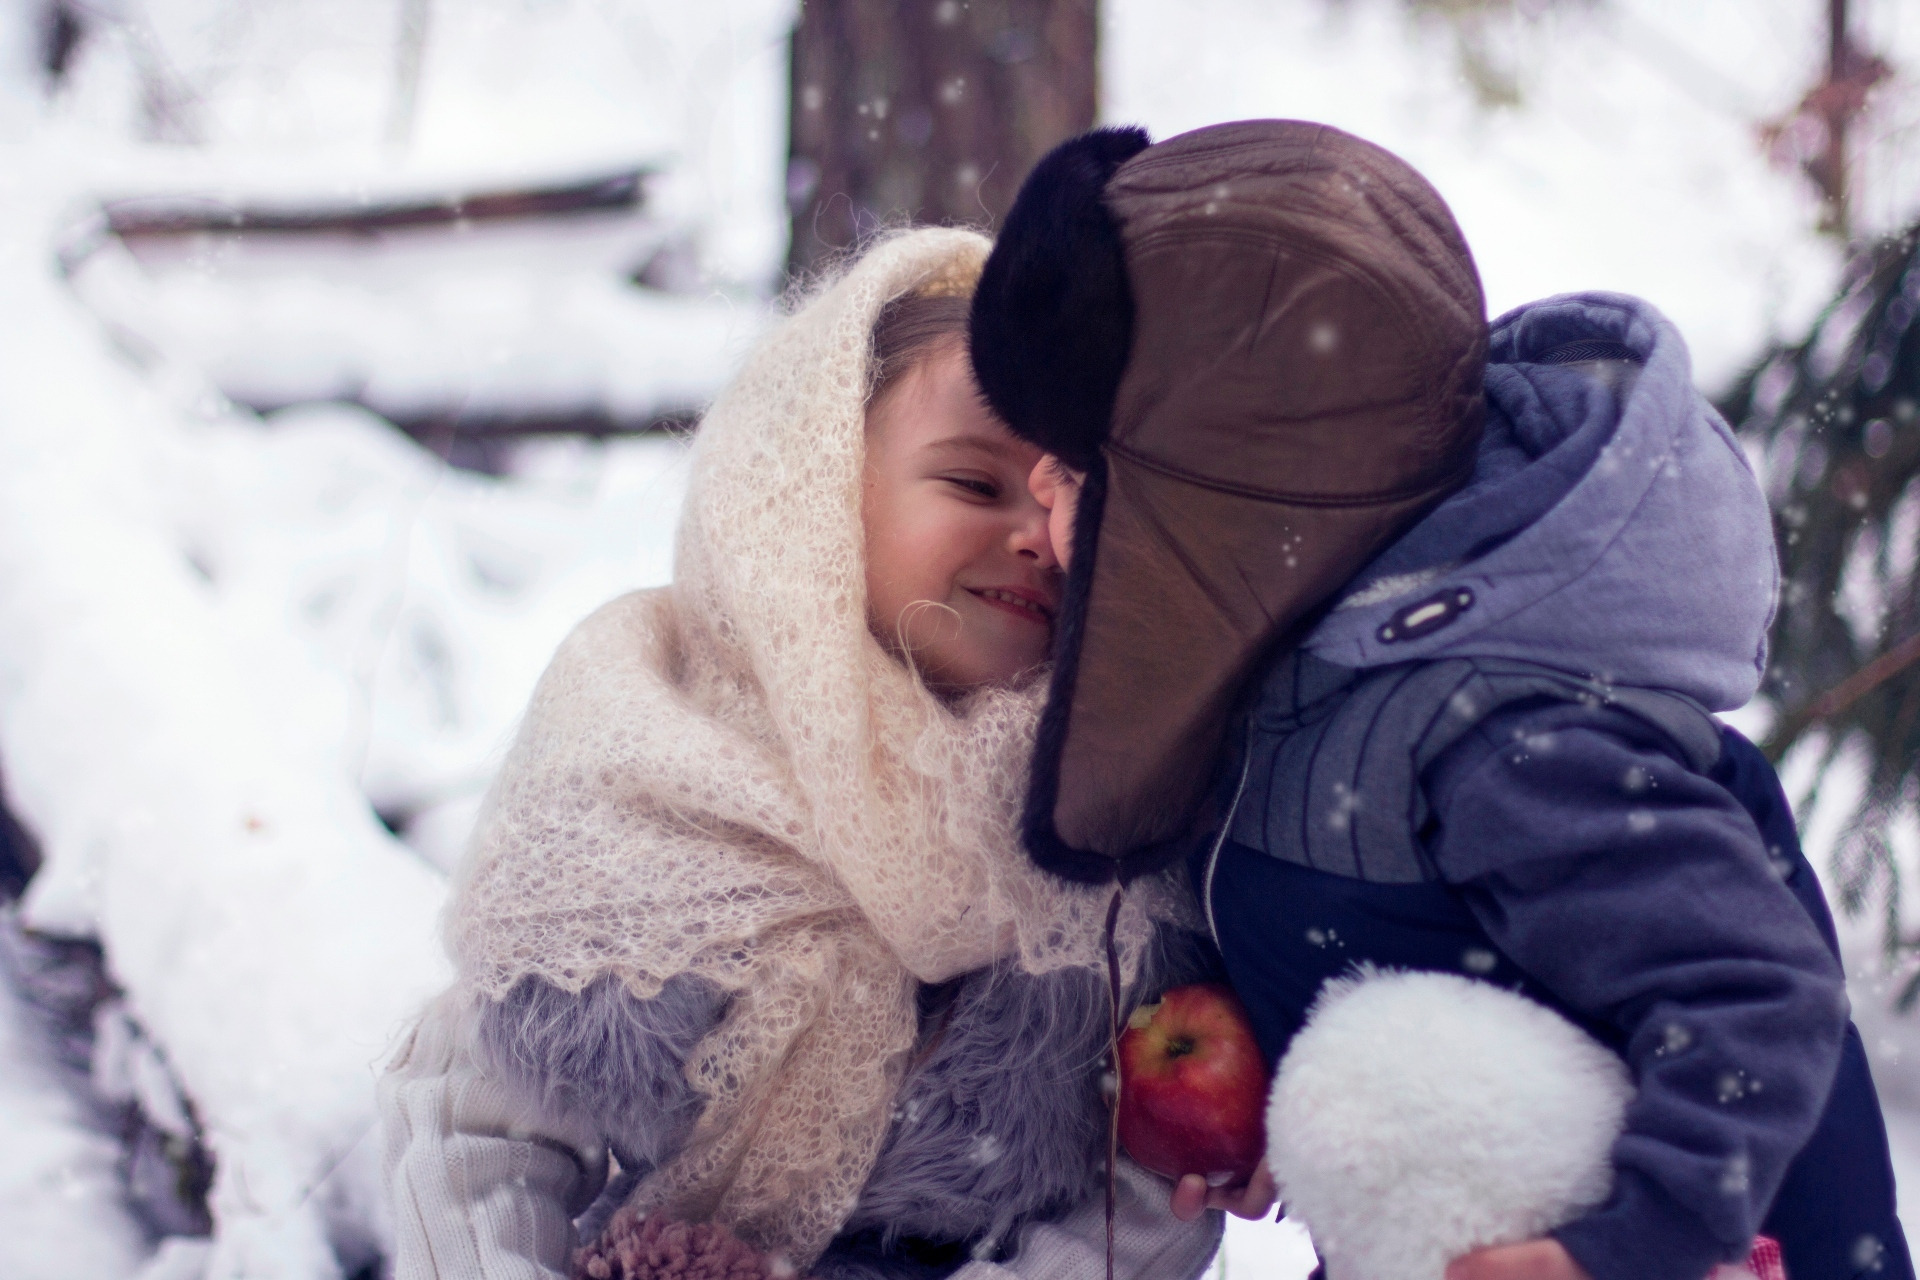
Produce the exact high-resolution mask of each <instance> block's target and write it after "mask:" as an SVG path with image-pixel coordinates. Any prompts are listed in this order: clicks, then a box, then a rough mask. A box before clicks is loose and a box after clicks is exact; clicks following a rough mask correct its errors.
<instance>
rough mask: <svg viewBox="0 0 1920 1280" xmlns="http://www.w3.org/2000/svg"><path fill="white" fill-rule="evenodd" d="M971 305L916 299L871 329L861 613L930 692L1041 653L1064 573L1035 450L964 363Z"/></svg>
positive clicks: (1000, 672) (1000, 676)
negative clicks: (1035, 486) (1034, 477)
mask: <svg viewBox="0 0 1920 1280" xmlns="http://www.w3.org/2000/svg"><path fill="white" fill-rule="evenodd" d="M968 308H969V299H968V298H967V297H965V296H963V295H957V294H951V293H936V294H932V295H926V294H910V295H908V296H906V297H903V298H899V299H896V300H895V301H894V302H892V303H890V304H889V305H888V306H887V307H886V308H885V309H884V310H883V311H882V312H881V314H880V317H879V320H878V321H877V322H876V324H875V325H874V331H873V359H872V366H871V367H872V388H871V391H870V393H869V398H868V402H867V451H866V468H865V474H864V477H863V484H862V491H861V519H862V524H863V527H864V531H865V537H866V578H867V618H868V625H869V626H870V627H871V628H872V629H873V633H874V636H875V637H876V638H877V639H878V640H879V641H880V642H881V644H882V645H884V646H886V648H887V649H888V650H889V652H891V653H893V654H894V655H895V656H897V657H899V658H900V659H901V660H902V661H904V662H907V663H908V664H909V665H911V666H912V667H913V668H914V669H915V670H917V671H918V672H919V673H920V674H921V676H922V677H923V678H924V679H925V680H926V682H927V683H928V684H929V685H930V686H932V687H933V688H935V689H939V690H943V691H952V690H959V689H965V688H971V687H973V686H976V685H982V684H998V683H1005V682H1006V681H1009V680H1012V679H1014V678H1016V677H1017V676H1019V675H1021V674H1022V673H1024V672H1027V671H1031V670H1033V669H1034V668H1036V667H1038V666H1040V665H1041V664H1042V663H1043V662H1045V661H1046V659H1047V654H1048V648H1049V645H1050V643H1051V640H1052V635H1053V616H1054V611H1055V609H1056V608H1057V607H1058V604H1059V599H1060V574H1059V565H1058V562H1057V561H1056V560H1055V559H1054V556H1053V551H1052V547H1051V544H1050V541H1049V539H1048V534H1047V513H1046V511H1045V510H1044V509H1043V508H1042V507H1041V506H1040V505H1039V503H1038V502H1037V501H1036V500H1035V499H1034V496H1033V494H1031V493H1030V492H1029V491H1028V487H1027V480H1028V476H1029V475H1030V474H1031V472H1032V471H1033V468H1034V465H1035V463H1036V462H1037V461H1038V459H1039V456H1040V451H1039V449H1038V448H1037V447H1035V446H1034V445H1032V444H1029V443H1027V442H1026V441H1023V440H1020V439H1018V438H1017V437H1015V436H1014V435H1013V434H1012V433H1011V432H1010V431H1008V430H1007V428H1006V426H1005V424H1004V423H1002V422H1001V421H1000V420H999V419H998V418H997V417H996V416H995V415H994V413H993V411H992V410H991V409H990V408H988V406H987V404H986V402H985V400H983V399H982V398H981V395H980V391H979V387H978V385H977V384H976V383H975V381H974V377H973V368H972V365H971V363H970V362H969V361H968V359H967V344H966V329H967V317H968Z"/></svg>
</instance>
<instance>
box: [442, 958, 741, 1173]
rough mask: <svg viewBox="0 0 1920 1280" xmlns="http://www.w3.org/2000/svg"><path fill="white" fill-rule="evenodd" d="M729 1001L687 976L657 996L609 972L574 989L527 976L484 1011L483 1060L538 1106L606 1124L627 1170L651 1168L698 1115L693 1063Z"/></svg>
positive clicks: (699, 1100)
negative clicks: (646, 995)
mask: <svg viewBox="0 0 1920 1280" xmlns="http://www.w3.org/2000/svg"><path fill="white" fill-rule="evenodd" d="M726 1005H727V997H726V996H725V994H724V993H722V992H721V991H720V990H719V988H717V987H715V986H714V985H713V984H712V983H710V982H708V981H707V980H706V979H704V978H698V977H695V976H693V975H691V974H684V973H683V974H676V975H674V976H673V977H672V978H669V979H668V980H667V982H666V985H664V986H663V987H661V989H660V994H659V995H657V996H655V997H653V998H652V999H651V1000H641V999H639V998H637V997H635V996H634V995H633V994H632V993H630V992H629V991H628V990H627V989H626V987H624V986H623V985H621V983H620V982H619V981H617V980H616V979H613V978H610V977H609V978H601V979H599V980H598V981H596V982H594V983H592V984H591V985H589V986H587V987H586V988H585V989H584V990H581V991H579V992H577V993H575V992H567V991H562V990H560V989H559V988H558V987H555V986H552V985H550V984H548V983H545V982H542V981H540V980H539V979H537V978H523V979H521V981H520V982H519V983H518V984H516V985H515V986H514V988H513V990H511V991H509V992H508V993H507V995H506V998H505V999H504V1000H501V1001H499V1002H497V1003H494V1004H490V1005H488V1006H487V1008H486V1009H485V1010H484V1011H483V1012H482V1014H481V1018H480V1035H479V1051H480V1058H481V1065H482V1067H483V1069H485V1070H486V1071H487V1072H488V1074H490V1075H492V1076H494V1077H495V1078H497V1079H499V1080H501V1081H503V1082H504V1083H506V1084H507V1085H508V1086H509V1087H511V1088H513V1089H515V1090H516V1091H517V1092H519V1093H521V1094H522V1095H523V1096H525V1097H526V1099H527V1100H528V1102H529V1104H530V1105H532V1106H533V1107H535V1108H537V1109H538V1110H539V1111H540V1112H542V1113H544V1114H548V1115H561V1116H577V1117H581V1118H584V1119H586V1120H587V1121H588V1122H589V1123H590V1124H592V1125H594V1126H596V1127H597V1128H599V1129H600V1131H601V1132H602V1133H603V1134H604V1135H605V1136H606V1139H607V1142H608V1145H610V1146H611V1147H612V1148H613V1151H614V1154H615V1156H616V1157H617V1158H618V1159H619V1161H620V1163H621V1165H622V1166H623V1167H624V1168H625V1169H635V1170H640V1169H651V1168H653V1167H655V1166H657V1165H658V1164H660V1163H661V1161H663V1160H666V1159H667V1158H669V1157H670V1156H672V1155H673V1153H674V1152H675V1151H677V1150H679V1147H680V1144H681V1143H682V1142H683V1141H685V1140H686V1136H687V1132H688V1130H690V1129H691V1128H692V1127H693V1123H694V1121H695V1120H697V1119H699V1118H700V1111H701V1109H702V1107H703V1106H704V1100H703V1099H702V1098H701V1096H700V1095H699V1094H698V1093H697V1092H695V1090H694V1088H693V1086H692V1085H691V1084H689V1083H687V1078H686V1074H685V1067H686V1061H687V1057H688V1055H689V1054H691V1053H692V1052H693V1047H694V1045H696V1044H698V1043H699V1042H700V1039H701V1037H703V1036H705V1035H706V1034H707V1032H709V1031H711V1030H713V1028H714V1025H715V1024H716V1023H718V1022H719V1021H720V1018H721V1016H722V1015H723V1014H724V1013H725V1011H726Z"/></svg>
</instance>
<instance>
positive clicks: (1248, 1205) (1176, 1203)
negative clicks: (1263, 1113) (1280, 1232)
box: [1168, 1160, 1454, 1280]
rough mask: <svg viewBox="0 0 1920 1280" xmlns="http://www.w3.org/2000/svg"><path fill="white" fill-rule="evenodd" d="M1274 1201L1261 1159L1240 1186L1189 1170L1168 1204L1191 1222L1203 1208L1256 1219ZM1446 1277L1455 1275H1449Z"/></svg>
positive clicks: (1263, 1161)
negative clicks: (1210, 1181)
mask: <svg viewBox="0 0 1920 1280" xmlns="http://www.w3.org/2000/svg"><path fill="white" fill-rule="evenodd" d="M1273 1200H1274V1189H1273V1175H1272V1174H1271V1173H1268V1172H1267V1162H1266V1161H1265V1160H1262V1161H1261V1162H1260V1167H1259V1168H1257V1169H1255V1170H1254V1171H1253V1177H1251V1178H1249V1179H1248V1180H1247V1183H1246V1185H1245V1186H1240V1187H1209V1186H1207V1180H1206V1179H1205V1178H1203V1177H1201V1176H1200V1175H1199V1174H1197V1173H1190V1174H1188V1175H1187V1176H1186V1177H1184V1178H1182V1179H1180V1181H1178V1182H1176V1183H1175V1184H1174V1186H1173V1199H1172V1201H1171V1202H1170V1203H1169V1205H1168V1207H1169V1208H1171V1209H1172V1210H1173V1216H1174V1217H1176V1218H1178V1219H1180V1221H1182V1222H1192V1221H1193V1220H1194V1219H1195V1218H1197V1217H1199V1216H1200V1214H1201V1212H1202V1211H1203V1210H1206V1209H1225V1210H1226V1211H1227V1212H1228V1213H1230V1214H1232V1215H1233V1216H1234V1217H1236V1218H1246V1219H1249V1220H1250V1221H1258V1220H1259V1219H1261V1218H1264V1217H1266V1216H1267V1215H1268V1214H1269V1213H1272V1212H1273ZM1447 1280H1454V1278H1453V1277H1452V1276H1451V1275H1449V1276H1448V1277H1447Z"/></svg>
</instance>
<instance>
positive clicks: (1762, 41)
mask: <svg viewBox="0 0 1920 1280" xmlns="http://www.w3.org/2000/svg"><path fill="white" fill-rule="evenodd" d="M1855 8H1856V9H1858V10H1863V11H1865V12H1866V13H1868V14H1870V15H1872V16H1873V19H1874V20H1873V21H1871V22H1869V23H1867V24H1866V26H1867V27H1868V29H1870V30H1871V31H1872V32H1873V34H1874V36H1875V38H1876V39H1877V40H1879V41H1880V44H1879V46H1878V47H1879V48H1880V49H1881V50H1882V51H1884V52H1886V53H1888V54H1890V55H1891V56H1892V57H1894V58H1895V59H1896V60H1897V61H1898V62H1900V63H1901V64H1902V65H1904V66H1906V67H1909V68H1911V67H1914V66H1915V65H1916V64H1920V21H1915V20H1914V16H1913V14H1912V13H1911V12H1907V14H1906V16H1905V18H1904V19H1902V18H1900V17H1899V16H1898V15H1899V14H1900V12H1901V9H1902V6H1900V5H1897V4H1888V3H1882V4H1868V5H1856V6H1855ZM1405 10H1406V6H1404V5H1402V4H1400V3H1398V2H1397V0H1347V2H1345V3H1329V4H1318V3H1293V4H1264V5H1258V4H1250V3H1247V2H1246V0H1192V2H1191V3H1187V4H1181V5H1177V6H1174V5H1164V4H1155V3H1151V0H1126V2H1122V3H1117V4H1113V5H1112V6H1111V7H1110V8H1109V10H1108V13H1109V19H1108V22H1107V25H1106V28H1105V31H1104V36H1105V40H1106V44H1105V49H1104V55H1103V57H1104V64H1103V68H1102V70H1103V73H1104V82H1105V83H1106V85H1107V86H1108V87H1109V88H1108V96H1107V102H1106V106H1105V115H1106V116H1107V117H1108V118H1109V119H1113V120H1120V121H1129V122H1138V123H1142V124H1145V125H1147V126H1148V127H1149V128H1150V129H1151V130H1152V131H1153V133H1154V135H1155V136H1156V137H1162V136H1167V135H1170V134H1172V133H1176V132H1179V131H1182V130H1185V129H1190V128H1195V127H1198V126H1200V125H1203V124H1208V123H1211V122H1213V121H1217V120H1231V119H1237V118H1244V117H1252V116H1279V117H1299V118H1305V119H1313V120H1324V121H1326V122H1327V123H1329V124H1334V125H1337V126H1339V127H1341V128H1344V129H1348V130H1350V131H1352V132H1354V133H1357V134H1359V135H1361V136H1362V137H1365V138H1369V139H1371V140H1373V141H1375V142H1378V143H1380V144H1382V145H1383V146H1386V147H1388V148H1389V149H1391V150H1393V151H1395V152H1397V153H1398V154H1400V155H1402V156H1404V157H1405V158H1406V159H1407V160H1409V161H1410V162H1411V163H1413V164H1414V165H1415V166H1416V167H1417V168H1419V169H1420V170H1421V171H1422V172H1423V173H1424V174H1426V176H1427V177H1428V178H1429V179H1430V180H1431V181H1432V182H1433V183H1434V184H1435V186H1436V187H1438V188H1439V190H1440V193H1441V194H1442V195H1443V196H1444V197H1446V199H1447V201H1448V202H1449V204H1451V205H1452V207H1453V210H1454V213H1455V215H1456V216H1457V217H1458V218H1459V220H1460V223H1461V226H1462V228H1463V230H1464V231H1465V232H1466V236H1467V241H1468V243H1469V244H1470V245H1471V246H1472V247H1473V251H1474V254H1475V257H1476V259H1477V260H1478V263H1479V266H1480V271H1481V275H1482V278H1483V280H1484V283H1485V286H1486V291H1487V299H1488V306H1489V309H1490V311H1491V313H1492V314H1495V315H1498V314H1499V313H1501V312H1503V311H1505V310H1507V309H1508V308H1510V307H1513V306H1515V305H1517V304H1519V303H1522V302H1526V301H1529V300H1531V299H1534V298H1539V297H1545V296H1547V295H1549V294H1554V293H1561V292H1567V291H1571V290H1579V289H1609V290H1615V291H1618V292H1624V293H1634V294H1639V295H1641V296H1643V297H1646V298H1648V299H1650V300H1651V301H1652V302H1653V303H1654V304H1655V305H1657V306H1659V307H1660V308H1661V309H1662V310H1664V311H1666V312H1667V314H1668V315H1669V316H1670V317H1671V318H1672V319H1673V320H1674V321H1675V322H1676V323H1677V324H1678V325H1679V327H1680V330H1681V332H1682V333H1684V334H1685V335H1686V336H1687V339H1688V342H1689V344H1690V345H1691V346H1692V349H1693V355H1694V364H1695V370H1696V375H1697V377H1698V378H1699V380H1700V381H1701V382H1702V384H1703V385H1705V386H1706V387H1708V388H1709V389H1717V388H1719V387H1720V386H1722V385H1724V384H1725V383H1726V382H1727V381H1729V380H1730V379H1731V378H1732V376H1733V375H1734V374H1736V373H1737V372H1738V371H1739V370H1740V368H1741V367H1742V366H1743V364H1744V363H1746V362H1748V361H1750V360H1752V359H1753V358H1754V356H1755V355H1756V353H1757V352H1758V351H1759V350H1760V349H1761V347H1762V344H1763V343H1765V342H1766V341H1768V340H1770V339H1773V338H1776V337H1782V336H1797V335H1799V334H1800V333H1802V332H1803V331H1804V330H1805V328H1806V327H1807V324H1808V323H1809V322H1810V320H1811V319H1812V317H1813V315H1814V314H1815V313H1816V312H1817V311H1818V309H1819V308H1820V307H1822V306H1824V305H1825V304H1826V302H1827V301H1828V300H1829V295H1830V293H1831V291H1832V289H1833V282H1834V280H1835V278H1836V272H1837V269H1838V262H1839V259H1838V254H1837V251H1836V250H1835V248H1834V247H1833V246H1832V245H1831V244H1829V243H1827V242H1825V241H1823V240H1821V239H1820V238H1819V237H1817V236H1815V235H1813V234H1812V233H1811V228H1812V226H1813V225H1814V223H1815V221H1816V219H1817V209H1816V206H1815V203H1814V200H1813V197H1812V195H1811V189H1810V187H1809V186H1808V185H1807V184H1806V183H1804V181H1803V180H1801V179H1800V178H1799V177H1798V176H1797V175H1795V174H1792V173H1786V172H1781V171H1780V170H1778V169H1777V168H1775V167H1773V166H1771V165H1770V164H1769V163H1768V162H1767V160H1766V158H1765V157H1764V156H1763V155H1762V154H1761V152H1760V149H1759V147H1758V146H1757V144H1756V142H1755V129H1756V127H1757V126H1758V125H1759V124H1760V123H1761V122H1762V121H1763V120H1764V119H1766V118H1769V117H1770V116H1773V115H1778V114H1780V113H1783V112H1784V111H1785V110H1786V109H1787V108H1789V107H1790V106H1791V105H1792V104H1793V103H1794V102H1795V101H1796V100H1797V99H1798V98H1799V96H1800V94H1801V93H1803V92H1804V91H1805V90H1806V88H1807V87H1808V86H1810V85H1811V84H1812V83H1813V81H1814V79H1815V78H1816V77H1817V75H1818V72H1819V64H1820V60H1821V58H1822V57H1823V56H1824V55H1823V54H1822V52H1821V48H1822V46H1821V43H1820V41H1821V39H1822V37H1821V35H1820V28H1819V23H1820V21H1822V14H1823V13H1824V9H1823V7H1821V6H1816V5H1810V4H1806V3H1802V2H1800V0H1699V2H1698V3H1693V4H1685V5H1675V4H1669V3H1663V2H1662V0H1617V2H1616V3H1613V4H1608V5H1596V6H1584V5H1578V4H1574V5H1563V6H1560V7H1559V8H1557V9H1551V10H1547V9H1546V8H1545V6H1543V5H1539V4H1521V5H1517V6H1514V7H1513V8H1512V9H1511V10H1506V11H1504V12H1505V13H1506V14H1507V16H1505V17H1499V16H1496V17H1493V18H1490V19H1488V25H1489V36H1488V41H1489V44H1490V47H1491V53H1492V57H1493V58H1494V59H1495V60H1496V61H1497V62H1499V63H1501V64H1503V65H1510V66H1511V67H1512V68H1513V69H1514V72H1515V78H1516V80H1517V82H1518V89H1519V94H1520V103H1519V105H1518V106H1515V107H1483V106H1481V105H1479V104H1478V103H1477V102H1476V99H1475V95H1474V94H1473V93H1472V92H1470V91H1469V89H1468V88H1467V86H1466V85H1465V84H1464V83H1463V81H1462V77H1461V74H1460V66H1461V62H1460V58H1459V55H1458V54H1457V52H1456V47H1455V37H1454V35H1453V34H1452V29H1451V28H1448V27H1447V26H1445V25H1444V24H1442V23H1439V22H1437V21H1429V22H1426V23H1418V22H1414V23H1410V22H1409V21H1408V20H1407V18H1406V16H1405ZM1543 10H1544V12H1541V11H1543ZM1495 12H1496V14H1498V13H1500V12H1502V10H1501V9H1500V8H1499V7H1495ZM1529 12H1536V13H1538V14H1539V16H1536V17H1528V16H1527V15H1528V13H1529ZM1227 30H1231V31H1232V32H1233V33H1234V34H1233V37H1232V38H1231V39H1223V38H1221V33H1222V32H1223V31H1227ZM1905 83H1906V84H1909V85H1910V84H1911V72H1909V73H1908V79H1907V80H1906V81H1905ZM1916 109H1920V108H1917V106H1916V102H1915V97H1914V95H1912V94H1911V93H1908V94H1907V95H1906V97H1905V98H1904V99H1902V98H1899V97H1897V96H1896V95H1885V97H1884V102H1883V105H1881V106H1879V107H1877V108H1876V110H1877V111H1878V112H1879V115H1878V116H1875V117H1871V118H1870V119H1869V120H1868V121H1867V122H1866V124H1865V125H1863V127H1862V129H1861V133H1862V135H1863V136H1872V137H1874V138H1881V137H1883V136H1884V137H1886V138H1887V139H1888V140H1887V141H1886V143H1885V144H1884V145H1881V146H1879V149H1878V150H1877V151H1875V152H1874V153H1873V155H1872V156H1871V157H1865V158H1863V159H1877V160H1878V161H1879V163H1878V164H1877V166H1868V165H1864V164H1863V166H1862V167H1867V168H1877V169H1878V171H1880V172H1882V173H1887V172H1888V171H1891V176H1889V177H1888V178H1886V179H1884V180H1883V181H1882V183H1881V184H1879V185H1876V186H1875V187H1874V188H1873V190H1872V192H1871V193H1870V195H1869V196H1867V197H1863V199H1862V201H1861V213H1862V215H1863V217H1864V218H1865V219H1866V225H1867V226H1868V227H1870V228H1871V227H1878V228H1880V229H1892V228H1896V227H1898V226H1900V225H1902V224H1903V223H1904V222H1905V221H1906V220H1907V219H1910V218H1912V217H1913V216H1914V215H1915V213H1916V212H1920V184H1916V182H1915V181H1912V180H1909V181H1907V182H1906V183H1905V185H1904V186H1901V185H1900V184H1899V182H1898V178H1899V176H1900V175H1905V176H1907V177H1908V178H1909V179H1914V178H1920V168H1916V166H1920V152H1916V149H1915V148H1914V147H1913V146H1912V145H1911V142H1910V141H1908V139H1910V137H1911V135H1912V129H1911V127H1910V126H1911V124H1912V123H1914V122H1915V116H1914V113H1915V111H1916ZM1902 113H1904V114H1902ZM1896 160H1897V161H1899V162H1900V163H1899V164H1896V163H1895V161H1896Z"/></svg>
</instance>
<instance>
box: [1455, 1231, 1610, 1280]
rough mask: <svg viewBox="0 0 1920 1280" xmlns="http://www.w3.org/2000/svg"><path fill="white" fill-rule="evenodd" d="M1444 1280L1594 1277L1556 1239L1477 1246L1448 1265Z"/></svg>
mask: <svg viewBox="0 0 1920 1280" xmlns="http://www.w3.org/2000/svg"><path fill="white" fill-rule="evenodd" d="M1446 1280H1593V1278H1592V1277H1591V1276H1589V1275H1588V1274H1587V1272H1586V1268H1584V1267H1582V1266H1581V1265H1580V1264H1579V1263H1577V1262H1575V1261H1574V1260H1573V1257H1572V1255H1571V1254H1569V1253H1568V1252H1567V1251H1566V1250H1565V1249H1564V1248H1562V1247H1561V1245H1560V1242H1559V1241H1558V1240H1528V1241H1526V1242H1525V1243H1524V1244H1502V1245H1495V1246H1494V1247H1493V1248H1491V1249H1476V1250H1474V1251H1473V1252H1472V1253H1469V1254H1467V1255H1466V1256H1465V1257H1460V1258H1455V1259H1454V1260H1453V1261H1452V1262H1449V1263H1448V1264H1447V1278H1446Z"/></svg>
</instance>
